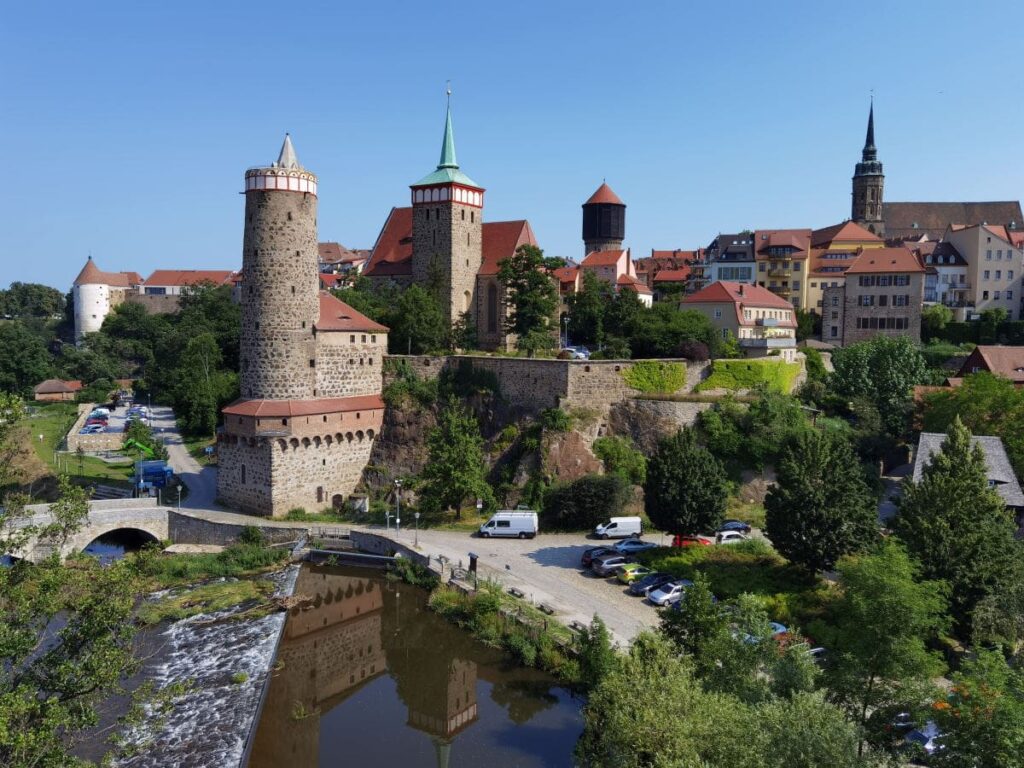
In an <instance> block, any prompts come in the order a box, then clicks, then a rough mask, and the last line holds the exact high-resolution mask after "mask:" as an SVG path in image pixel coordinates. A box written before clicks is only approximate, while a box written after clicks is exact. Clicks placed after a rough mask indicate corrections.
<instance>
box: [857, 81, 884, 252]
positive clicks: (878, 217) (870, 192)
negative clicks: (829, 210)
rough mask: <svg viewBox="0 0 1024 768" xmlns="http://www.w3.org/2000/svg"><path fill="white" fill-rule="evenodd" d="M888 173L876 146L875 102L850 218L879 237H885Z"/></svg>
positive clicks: (862, 152)
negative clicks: (883, 204)
mask: <svg viewBox="0 0 1024 768" xmlns="http://www.w3.org/2000/svg"><path fill="white" fill-rule="evenodd" d="M884 186H885V174H883V173H882V163H881V162H879V160H878V148H877V147H876V146H875V100H874V98H872V99H871V107H870V109H869V110H868V132H867V135H866V136H865V138H864V149H863V150H861V160H860V162H859V163H857V166H856V168H855V169H854V172H853V202H852V206H851V214H850V218H851V219H853V221H854V222H856V223H857V224H860V225H861V226H862V227H865V228H866V229H868V230H870V231H871V232H874V233H875V234H876V235H880V236H884V235H885V219H884V218H883V216H882V191H883V188H884Z"/></svg>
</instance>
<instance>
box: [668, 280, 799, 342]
mask: <svg viewBox="0 0 1024 768" xmlns="http://www.w3.org/2000/svg"><path fill="white" fill-rule="evenodd" d="M679 306H680V308H681V309H693V310H696V311H698V312H700V313H702V314H703V315H705V316H706V317H707V318H708V319H709V320H711V323H712V325H714V326H715V328H717V329H718V331H719V333H721V334H722V337H723V338H727V337H729V336H730V335H731V336H732V337H734V338H735V339H737V340H738V341H739V345H740V349H742V350H743V354H744V355H745V356H747V357H765V356H767V355H769V354H776V355H778V356H780V357H782V358H784V359H786V360H789V361H793V360H794V359H795V358H796V312H795V309H794V307H793V305H792V304H791V303H790V302H788V301H787V300H785V299H783V298H782V297H781V296H778V295H777V294H775V293H772V292H771V291H769V290H768V289H767V288H762V287H761V286H759V285H749V284H746V283H735V282H726V281H718V282H714V283H712V284H711V285H709V286H708V287H707V288H704V289H703V290H701V291H698V292H697V293H693V294H690V295H689V296H687V297H686V298H684V299H683V300H682V302H681V303H680V305H679Z"/></svg>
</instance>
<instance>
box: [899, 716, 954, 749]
mask: <svg viewBox="0 0 1024 768" xmlns="http://www.w3.org/2000/svg"><path fill="white" fill-rule="evenodd" d="M943 736H944V734H943V733H942V731H940V730H939V726H937V725H936V724H935V723H934V722H933V721H931V720H929V721H928V722H927V723H925V724H924V725H922V726H921V727H920V728H915V729H914V730H912V731H911V732H910V733H908V734H907V736H906V738H905V739H904V740H903V743H904V744H906V746H907V749H908V750H909V751H911V752H916V753H917V754H918V755H919V756H921V757H924V758H928V757H931V756H932V755H934V754H936V753H937V752H941V751H942V750H944V749H945V748H946V745H945V744H943V743H942V742H943Z"/></svg>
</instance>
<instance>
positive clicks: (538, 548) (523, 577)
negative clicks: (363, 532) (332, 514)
mask: <svg viewBox="0 0 1024 768" xmlns="http://www.w3.org/2000/svg"><path fill="white" fill-rule="evenodd" d="M371 530H372V531H373V532H374V533H378V534H380V533H383V532H384V531H383V529H381V528H379V527H374V528H373V529H371ZM390 535H391V536H392V537H393V538H394V539H395V540H396V541H400V542H401V543H403V544H406V545H409V546H411V545H412V544H413V539H414V532H413V530H412V529H407V528H403V529H402V531H401V532H400V533H398V534H395V531H394V529H393V528H392V529H391V531H390ZM644 538H645V539H646V540H649V541H658V542H659V543H662V542H663V543H666V544H667V543H668V539H667V537H664V538H662V537H661V536H660V534H658V535H655V536H645V537H644ZM603 543H605V542H600V541H596V540H594V539H588V538H587V537H586V536H585V535H583V534H579V533H541V534H540V535H539V536H537V538H535V539H481V538H478V537H475V536H471V535H470V534H469V533H466V532H458V531H432V530H428V531H420V532H419V550H420V551H421V552H423V553H424V554H429V555H431V556H434V557H436V556H437V555H444V556H445V557H447V558H449V559H450V561H451V562H452V564H453V565H458V564H459V562H460V561H461V563H462V567H464V568H465V567H468V565H469V553H470V552H474V553H476V554H477V555H479V561H478V563H479V575H480V576H481V577H482V578H493V579H496V580H498V581H500V582H501V583H502V584H503V585H504V586H505V587H506V588H507V587H516V588H517V589H520V590H522V591H523V592H524V593H525V595H526V599H528V600H530V601H531V602H533V603H535V604H538V603H546V604H548V605H550V606H551V607H552V608H554V609H555V611H556V616H557V618H558V619H559V620H560V621H563V622H564V623H569V622H572V621H579V622H582V623H584V624H587V623H589V622H590V620H591V618H592V617H593V616H594V614H597V615H598V616H600V617H601V619H602V620H603V621H604V622H605V624H607V625H608V629H609V631H610V632H611V633H612V635H613V636H614V638H615V639H616V641H617V642H619V643H620V644H626V643H628V642H629V641H630V640H632V639H633V638H634V637H635V636H636V635H637V634H638V633H639V632H640V631H641V630H643V629H647V628H650V627H654V626H656V625H657V624H658V621H659V616H658V611H657V610H656V609H655V608H654V607H653V606H651V605H649V604H648V603H646V602H645V601H643V600H642V599H641V598H639V597H632V596H630V595H629V594H627V593H626V588H625V587H624V586H623V585H622V584H620V583H619V582H618V581H616V580H615V579H614V578H608V579H601V578H598V577H596V576H594V575H592V574H591V573H590V572H589V571H583V570H582V569H581V568H580V556H581V555H582V554H583V550H585V549H587V548H588V547H595V546H600V545H601V544H603ZM610 543H612V544H614V541H613V542H610Z"/></svg>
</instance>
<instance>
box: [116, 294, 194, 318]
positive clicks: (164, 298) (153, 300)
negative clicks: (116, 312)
mask: <svg viewBox="0 0 1024 768" xmlns="http://www.w3.org/2000/svg"><path fill="white" fill-rule="evenodd" d="M124 300H125V302H126V303H127V304H138V305H139V306H141V307H143V308H144V309H145V310H146V311H147V312H149V314H151V315H173V314H175V313H176V312H177V311H178V310H179V309H181V296H179V295H174V294H166V293H165V294H157V293H138V292H136V291H130V292H128V293H126V294H125V297H124Z"/></svg>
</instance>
